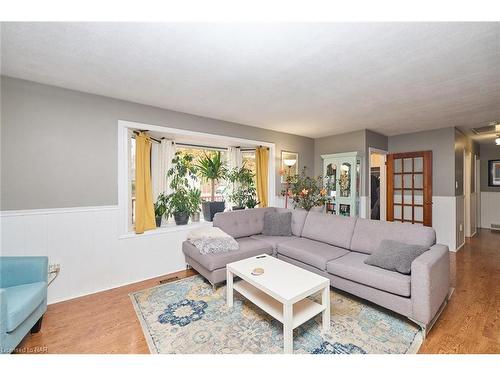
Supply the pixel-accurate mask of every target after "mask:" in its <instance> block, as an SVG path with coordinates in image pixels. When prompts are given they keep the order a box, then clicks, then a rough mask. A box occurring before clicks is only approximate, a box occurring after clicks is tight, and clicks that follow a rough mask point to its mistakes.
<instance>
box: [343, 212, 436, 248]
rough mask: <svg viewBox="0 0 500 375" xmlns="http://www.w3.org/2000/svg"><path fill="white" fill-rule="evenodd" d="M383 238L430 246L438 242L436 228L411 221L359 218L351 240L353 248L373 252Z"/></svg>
mask: <svg viewBox="0 0 500 375" xmlns="http://www.w3.org/2000/svg"><path fill="white" fill-rule="evenodd" d="M382 240H392V241H398V242H402V243H405V244H408V245H420V246H424V247H425V248H427V249H428V248H430V247H431V246H432V245H434V244H435V243H436V232H435V231H434V229H432V228H429V227H424V226H422V225H415V224H410V223H394V222H389V221H381V220H369V219H358V220H357V221H356V226H355V228H354V235H353V236H352V241H351V250H352V251H357V252H360V253H365V254H371V253H373V252H374V251H375V250H376V249H377V248H378V247H379V246H380V243H381V242H382Z"/></svg>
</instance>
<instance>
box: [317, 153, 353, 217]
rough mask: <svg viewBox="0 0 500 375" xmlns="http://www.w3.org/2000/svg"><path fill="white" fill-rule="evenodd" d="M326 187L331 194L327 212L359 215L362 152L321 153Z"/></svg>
mask: <svg viewBox="0 0 500 375" xmlns="http://www.w3.org/2000/svg"><path fill="white" fill-rule="evenodd" d="M321 158H322V159H323V176H324V187H325V189H326V190H327V192H328V195H329V196H330V201H331V202H330V203H329V204H327V207H326V212H327V213H331V214H334V215H343V216H358V215H359V195H360V188H361V153H359V152H344V153H339V154H328V155H321Z"/></svg>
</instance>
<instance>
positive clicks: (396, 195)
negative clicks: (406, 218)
mask: <svg viewBox="0 0 500 375" xmlns="http://www.w3.org/2000/svg"><path fill="white" fill-rule="evenodd" d="M394 203H400V204H401V203H403V198H402V195H401V190H394Z"/></svg>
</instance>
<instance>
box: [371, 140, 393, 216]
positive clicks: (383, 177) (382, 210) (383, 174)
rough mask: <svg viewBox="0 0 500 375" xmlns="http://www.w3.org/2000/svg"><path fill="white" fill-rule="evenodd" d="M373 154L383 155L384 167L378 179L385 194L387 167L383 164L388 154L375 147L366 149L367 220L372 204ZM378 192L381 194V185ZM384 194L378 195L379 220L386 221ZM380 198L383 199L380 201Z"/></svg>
mask: <svg viewBox="0 0 500 375" xmlns="http://www.w3.org/2000/svg"><path fill="white" fill-rule="evenodd" d="M372 152H373V153H376V154H382V155H385V160H384V167H383V168H380V179H381V182H382V181H383V189H384V192H387V181H386V179H387V166H386V165H385V162H386V161H387V155H388V154H389V151H386V150H382V149H379V148H375V147H368V202H367V209H368V210H367V213H368V215H367V218H368V219H370V218H371V213H372V212H371V211H372V210H371V208H372V207H371V202H372V197H371V194H372V179H371V154H372ZM380 191H381V192H382V183H381V187H380ZM386 195H387V194H386V193H384V194H380V198H381V199H380V220H386V214H387V204H386V202H387V200H386V199H387V197H386ZM382 198H384V199H383V200H382Z"/></svg>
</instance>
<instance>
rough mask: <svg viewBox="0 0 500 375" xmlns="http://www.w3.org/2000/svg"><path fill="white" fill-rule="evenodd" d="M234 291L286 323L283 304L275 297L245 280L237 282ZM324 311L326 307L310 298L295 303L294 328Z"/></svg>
mask: <svg viewBox="0 0 500 375" xmlns="http://www.w3.org/2000/svg"><path fill="white" fill-rule="evenodd" d="M233 289H234V290H236V291H237V292H239V293H240V294H241V295H242V296H243V297H245V298H247V299H248V300H250V301H252V302H253V303H254V304H255V305H257V306H258V307H260V308H261V309H262V310H264V311H265V312H266V313H268V314H269V315H271V316H272V317H273V318H275V319H276V320H279V321H280V322H281V323H283V322H284V319H283V304H282V303H281V302H279V301H276V300H275V299H274V298H273V297H271V296H270V295H268V294H266V293H264V292H263V291H261V290H259V289H257V288H256V287H254V286H253V285H251V284H250V283H248V282H246V281H245V280H240V281H237V282H235V283H234V285H233ZM324 310H325V307H324V306H322V305H320V304H319V303H316V302H314V301H312V300H310V299H309V298H305V299H303V300H301V301H299V302H297V303H295V304H294V305H293V318H292V327H293V328H297V327H298V326H300V325H301V324H303V323H305V322H307V321H308V320H309V319H311V318H313V317H315V316H316V315H318V314H320V313H322V312H323V311H324Z"/></svg>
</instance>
